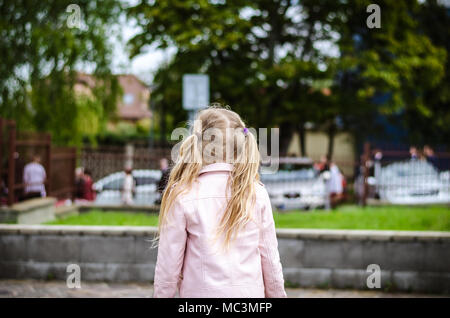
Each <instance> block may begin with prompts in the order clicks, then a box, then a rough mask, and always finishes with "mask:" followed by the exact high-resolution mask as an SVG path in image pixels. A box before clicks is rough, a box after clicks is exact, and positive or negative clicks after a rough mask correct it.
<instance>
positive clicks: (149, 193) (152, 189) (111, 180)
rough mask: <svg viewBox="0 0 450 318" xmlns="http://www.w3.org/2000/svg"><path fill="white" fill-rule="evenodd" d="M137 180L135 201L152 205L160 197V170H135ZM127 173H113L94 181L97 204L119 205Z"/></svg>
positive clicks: (134, 174)
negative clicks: (158, 186) (158, 188)
mask: <svg viewBox="0 0 450 318" xmlns="http://www.w3.org/2000/svg"><path fill="white" fill-rule="evenodd" d="M132 174H133V178H134V180H135V181H136V188H135V195H134V198H133V203H134V204H135V205H152V204H154V203H155V201H156V200H157V199H158V198H159V194H158V191H157V185H158V182H159V180H160V179H161V171H160V170H147V169H143V170H133V172H132ZM124 176H125V173H124V172H123V171H120V172H115V173H112V174H110V175H108V176H106V177H104V178H102V179H100V180H98V181H97V182H95V183H94V185H93V187H94V190H95V191H96V192H97V197H96V199H95V204H99V205H100V204H102V205H103V204H105V205H119V204H121V203H122V186H123V180H124Z"/></svg>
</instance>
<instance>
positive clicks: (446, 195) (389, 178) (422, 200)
mask: <svg viewBox="0 0 450 318" xmlns="http://www.w3.org/2000/svg"><path fill="white" fill-rule="evenodd" d="M372 184H374V185H375V187H376V190H377V192H378V194H379V196H380V199H382V200H386V201H389V202H390V203H393V204H427V203H449V202H450V178H449V172H448V171H446V172H441V173H439V172H438V171H437V169H436V168H435V167H434V166H433V165H432V164H430V163H428V162H427V161H422V160H409V161H402V162H395V163H391V164H389V165H387V166H385V167H382V168H381V169H380V172H379V175H378V177H377V178H376V179H375V180H373V181H372Z"/></svg>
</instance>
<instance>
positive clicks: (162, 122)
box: [159, 104, 167, 145]
mask: <svg viewBox="0 0 450 318" xmlns="http://www.w3.org/2000/svg"><path fill="white" fill-rule="evenodd" d="M164 106H165V105H164V104H161V112H160V115H161V118H160V136H159V140H160V144H161V145H165V144H166V142H167V140H166V129H167V123H166V107H164Z"/></svg>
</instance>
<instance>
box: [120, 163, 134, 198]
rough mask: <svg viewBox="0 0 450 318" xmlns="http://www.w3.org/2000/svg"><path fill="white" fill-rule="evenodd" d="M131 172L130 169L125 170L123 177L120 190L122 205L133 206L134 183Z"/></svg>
mask: <svg viewBox="0 0 450 318" xmlns="http://www.w3.org/2000/svg"><path fill="white" fill-rule="evenodd" d="M132 172H133V170H132V169H131V168H127V169H125V177H124V179H123V188H122V203H123V204H125V205H131V204H133V193H134V191H135V187H136V184H135V181H134V178H133V173H132Z"/></svg>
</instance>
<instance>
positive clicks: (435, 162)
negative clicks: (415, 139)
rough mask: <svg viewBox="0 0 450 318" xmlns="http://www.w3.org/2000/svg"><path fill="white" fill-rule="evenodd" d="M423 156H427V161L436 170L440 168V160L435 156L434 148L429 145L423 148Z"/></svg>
mask: <svg viewBox="0 0 450 318" xmlns="http://www.w3.org/2000/svg"><path fill="white" fill-rule="evenodd" d="M423 154H424V155H425V160H426V161H427V162H429V163H431V164H432V165H433V166H434V167H435V168H438V158H437V157H436V155H435V154H434V150H433V148H431V147H430V146H429V145H425V146H424V147H423Z"/></svg>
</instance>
